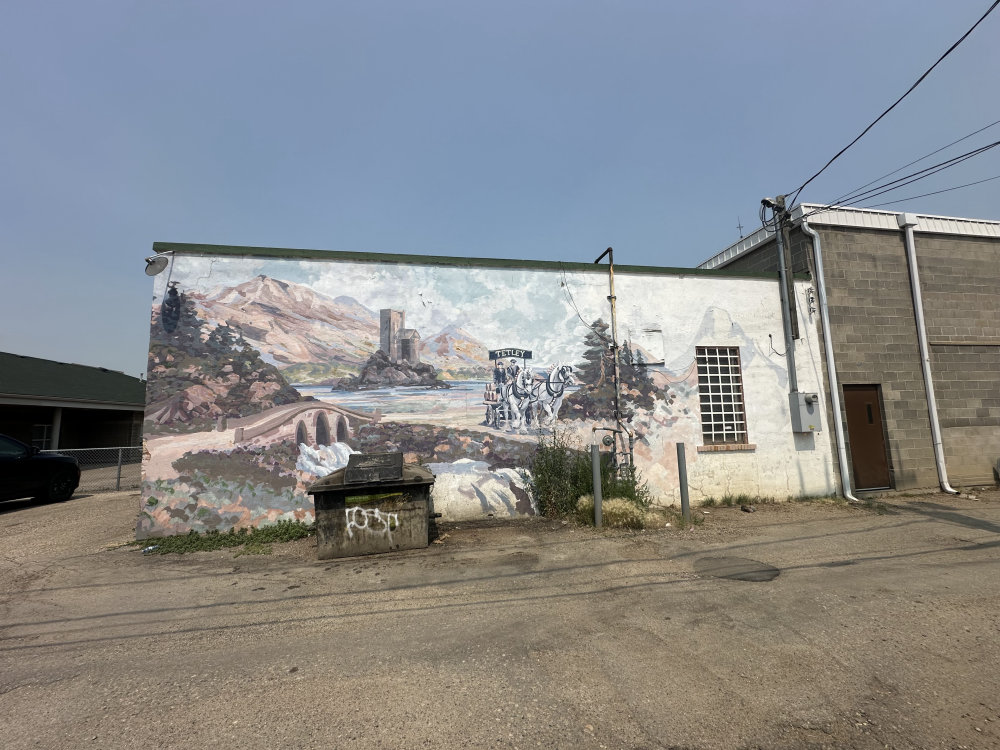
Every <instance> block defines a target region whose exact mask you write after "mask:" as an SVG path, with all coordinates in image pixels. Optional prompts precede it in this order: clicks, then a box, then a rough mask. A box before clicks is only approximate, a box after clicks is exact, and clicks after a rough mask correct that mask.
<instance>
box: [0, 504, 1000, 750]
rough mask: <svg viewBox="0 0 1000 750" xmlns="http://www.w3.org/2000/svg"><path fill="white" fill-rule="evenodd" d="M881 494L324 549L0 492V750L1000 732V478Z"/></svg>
mask: <svg viewBox="0 0 1000 750" xmlns="http://www.w3.org/2000/svg"><path fill="white" fill-rule="evenodd" d="M883 502H884V503H885V507H884V509H881V510H883V511H884V512H881V513H879V512H876V511H875V510H872V509H858V508H850V507H846V506H844V505H836V504H802V503H795V504H781V505H764V506H758V508H757V511H756V512H755V513H742V512H740V510H739V509H738V508H737V509H730V508H711V509H707V510H708V512H707V514H705V515H702V516H701V517H702V518H703V519H704V523H703V524H701V525H699V526H697V527H696V528H694V529H693V530H690V531H680V530H677V529H674V528H669V529H663V530H657V531H647V532H639V533H625V532H604V533H597V532H595V531H593V530H589V529H581V528H578V527H575V526H573V525H569V524H567V525H564V524H562V523H560V522H554V521H545V520H533V521H525V522H516V523H501V522H490V523H481V524H469V525H462V526H447V527H445V528H444V529H443V531H446V532H447V533H448V536H447V537H446V538H444V543H443V544H432V545H431V546H430V547H429V548H427V549H426V550H413V551H409V552H402V553H394V554H387V555H377V556H372V557H367V558H354V559H346V560H337V561H317V560H316V559H315V541H314V540H312V539H308V540H302V541H300V542H293V543H289V544H283V545H275V546H274V548H273V551H272V553H271V554H270V555H252V556H251V555H243V556H235V554H234V552H233V551H231V550H230V551H217V552H204V553H195V554H190V555H184V556H177V555H164V556H160V555H143V554H142V553H141V552H139V551H138V550H137V549H136V548H133V547H123V546H121V544H122V543H124V542H126V541H128V540H129V539H131V536H132V529H133V527H134V520H135V516H136V512H137V509H138V504H139V500H138V497H137V496H136V495H134V494H127V493H121V494H104V495H92V496H84V497H78V498H74V499H73V500H71V501H69V502H67V503H59V504H51V505H36V504H32V503H28V502H13V503H3V504H0V716H2V717H4V721H3V723H2V725H0V747H3V748H5V750H15V749H17V748H34V747H43V748H56V747H58V748H67V747H68V748H77V747H100V748H151V747H157V748H200V747H216V746H218V747H236V746H239V747H241V748H248V749H250V750H253V749H255V748H274V747H279V746H282V747H293V748H457V747H470V748H493V747H496V748H500V747H503V748H507V747H511V748H534V747H559V748H564V747H565V748H679V747H685V748H716V747H718V748H826V747H829V748H842V747H856V748H884V747H890V748H938V747H940V748H960V747H968V748H989V747H1000V639H998V637H997V636H998V633H1000V567H998V562H1000V493H997V492H996V491H995V490H991V491H988V492H983V493H981V494H979V496H978V498H977V499H968V498H953V497H948V496H943V495H928V496H920V497H896V498H892V499H887V500H883ZM695 512H696V513H702V511H701V510H700V509H699V510H696V511H695ZM722 558H725V561H724V562H720V559H722ZM733 558H735V561H734V560H733ZM740 561H751V562H740ZM752 561H756V562H759V563H762V564H764V566H770V567H772V568H774V569H776V570H777V571H778V572H779V574H778V575H777V577H774V578H773V579H772V580H769V581H759V582H749V581H740V580H730V579H725V578H718V577H715V576H714V575H712V573H713V572H714V573H719V572H725V571H727V570H728V571H733V570H740V569H750V568H752V567H753V565H754V563H753V562H752Z"/></svg>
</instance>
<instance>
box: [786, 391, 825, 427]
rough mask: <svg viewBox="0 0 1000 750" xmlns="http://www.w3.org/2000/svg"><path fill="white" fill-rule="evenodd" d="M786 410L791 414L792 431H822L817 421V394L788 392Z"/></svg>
mask: <svg viewBox="0 0 1000 750" xmlns="http://www.w3.org/2000/svg"><path fill="white" fill-rule="evenodd" d="M788 410H789V411H790V412H791V415H792V432H822V431H823V427H822V425H820V422H819V395H818V394H815V393H799V392H798V391H796V392H795V393H789V394H788Z"/></svg>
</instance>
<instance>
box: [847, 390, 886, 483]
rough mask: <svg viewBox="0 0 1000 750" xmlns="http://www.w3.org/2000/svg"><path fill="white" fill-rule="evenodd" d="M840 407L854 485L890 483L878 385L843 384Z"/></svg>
mask: <svg viewBox="0 0 1000 750" xmlns="http://www.w3.org/2000/svg"><path fill="white" fill-rule="evenodd" d="M844 410H845V411H846V412H847V435H848V438H849V439H850V441H851V463H852V464H854V486H855V487H856V488H857V489H859V490H874V489H884V488H886V487H890V486H891V485H892V479H891V477H890V475H889V459H888V457H887V454H886V450H885V430H884V429H883V427H882V408H881V399H880V398H879V386H877V385H845V386H844Z"/></svg>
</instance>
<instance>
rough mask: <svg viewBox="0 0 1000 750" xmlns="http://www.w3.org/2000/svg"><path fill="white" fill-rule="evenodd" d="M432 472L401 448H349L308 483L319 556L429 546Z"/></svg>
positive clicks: (360, 553)
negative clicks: (344, 458) (337, 464)
mask: <svg viewBox="0 0 1000 750" xmlns="http://www.w3.org/2000/svg"><path fill="white" fill-rule="evenodd" d="M433 484H434V475H433V474H432V473H431V472H430V471H429V470H428V469H425V468H423V467H422V466H416V465H414V464H404V463H403V456H402V454H401V453H372V454H365V455H362V454H353V455H352V456H351V460H350V461H349V462H348V465H347V467H346V468H343V469H337V471H334V472H332V473H331V474H327V475H326V476H325V477H323V478H322V479H320V480H319V481H317V482H314V483H313V485H312V486H311V487H310V488H309V494H310V495H312V496H313V503H314V504H315V508H316V548H317V556H318V557H319V559H320V560H329V559H330V558H334V557H354V556H355V555H374V554H377V553H379V552H393V551H394V550H400V549H420V548H423V547H426V546H427V543H428V540H429V539H428V533H429V531H430V530H429V528H428V526H429V524H430V513H431V485H433Z"/></svg>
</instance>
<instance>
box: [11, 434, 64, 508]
mask: <svg viewBox="0 0 1000 750" xmlns="http://www.w3.org/2000/svg"><path fill="white" fill-rule="evenodd" d="M79 484H80V464H79V463H78V462H77V460H76V459H75V458H73V457H72V456H62V455H60V454H58V453H39V451H38V448H33V447H31V446H30V445H25V444H24V443H22V442H21V441H20V440H15V439H14V438H11V437H7V436H6V435H0V500H13V499H15V498H19V497H37V498H41V499H44V500H69V499H70V498H71V497H72V496H73V492H74V491H75V490H76V488H77V486H78V485H79Z"/></svg>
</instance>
